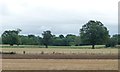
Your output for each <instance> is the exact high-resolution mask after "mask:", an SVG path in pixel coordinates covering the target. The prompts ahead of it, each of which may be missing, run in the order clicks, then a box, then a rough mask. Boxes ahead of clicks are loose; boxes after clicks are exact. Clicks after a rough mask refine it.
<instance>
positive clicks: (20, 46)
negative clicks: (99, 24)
mask: <svg viewBox="0 0 120 72" xmlns="http://www.w3.org/2000/svg"><path fill="white" fill-rule="evenodd" d="M0 47H1V48H45V46H43V45H19V46H17V45H14V46H10V45H0ZM117 47H118V46H117ZM117 47H114V48H117ZM48 48H62V49H65V48H67V49H91V48H92V46H91V45H87V46H49V47H48ZM95 48H96V49H101V48H105V45H95Z"/></svg>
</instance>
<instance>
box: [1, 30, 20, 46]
mask: <svg viewBox="0 0 120 72" xmlns="http://www.w3.org/2000/svg"><path fill="white" fill-rule="evenodd" d="M20 31H21V30H20V29H18V30H9V31H4V33H3V34H2V42H3V44H10V45H11V46H13V45H14V44H16V45H19V44H20V40H19V35H18V34H19V32H20Z"/></svg>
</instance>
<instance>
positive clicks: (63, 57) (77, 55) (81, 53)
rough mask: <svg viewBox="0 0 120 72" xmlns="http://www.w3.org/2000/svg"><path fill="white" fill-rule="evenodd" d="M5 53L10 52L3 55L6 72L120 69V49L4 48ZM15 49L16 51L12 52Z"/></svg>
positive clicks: (111, 70)
mask: <svg viewBox="0 0 120 72" xmlns="http://www.w3.org/2000/svg"><path fill="white" fill-rule="evenodd" d="M2 52H5V53H8V54H2V58H3V59H2V69H3V72H19V71H12V70H21V72H32V71H27V70H106V71H99V72H115V71H113V70H118V49H63V48H62V49H60V48H48V49H46V48H2ZM11 52H13V54H9V53H11ZM24 52H25V53H24ZM14 53H15V54H14ZM5 70H11V71H5ZM25 70H26V71H25ZM107 70H110V71H107ZM33 72H34V71H33ZM35 72H40V71H35ZM43 72H45V71H43ZM46 72H47V71H46ZM50 72H57V71H50ZM61 72H66V71H61ZM73 72H75V71H73ZM78 72H85V71H78ZM86 72H97V71H86ZM116 72H117V71H116Z"/></svg>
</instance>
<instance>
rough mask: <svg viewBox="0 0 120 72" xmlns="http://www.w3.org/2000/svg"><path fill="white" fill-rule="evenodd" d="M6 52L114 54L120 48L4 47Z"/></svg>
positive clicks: (3, 49)
mask: <svg viewBox="0 0 120 72" xmlns="http://www.w3.org/2000/svg"><path fill="white" fill-rule="evenodd" d="M2 51H5V52H11V51H12V52H16V53H23V51H26V53H34V54H37V53H41V52H42V51H43V52H44V53H53V52H56V53H102V54H113V53H116V54H117V53H118V49H105V48H104V49H74V48H69V49H68V48H2Z"/></svg>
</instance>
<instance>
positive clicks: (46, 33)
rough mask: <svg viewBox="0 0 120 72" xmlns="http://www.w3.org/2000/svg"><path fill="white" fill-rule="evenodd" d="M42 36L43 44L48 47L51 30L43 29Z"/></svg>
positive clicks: (50, 39)
mask: <svg viewBox="0 0 120 72" xmlns="http://www.w3.org/2000/svg"><path fill="white" fill-rule="evenodd" d="M42 36H43V44H44V45H45V46H46V48H48V45H49V44H50V42H51V41H52V34H51V31H49V30H48V31H44V32H43V33H42Z"/></svg>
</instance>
